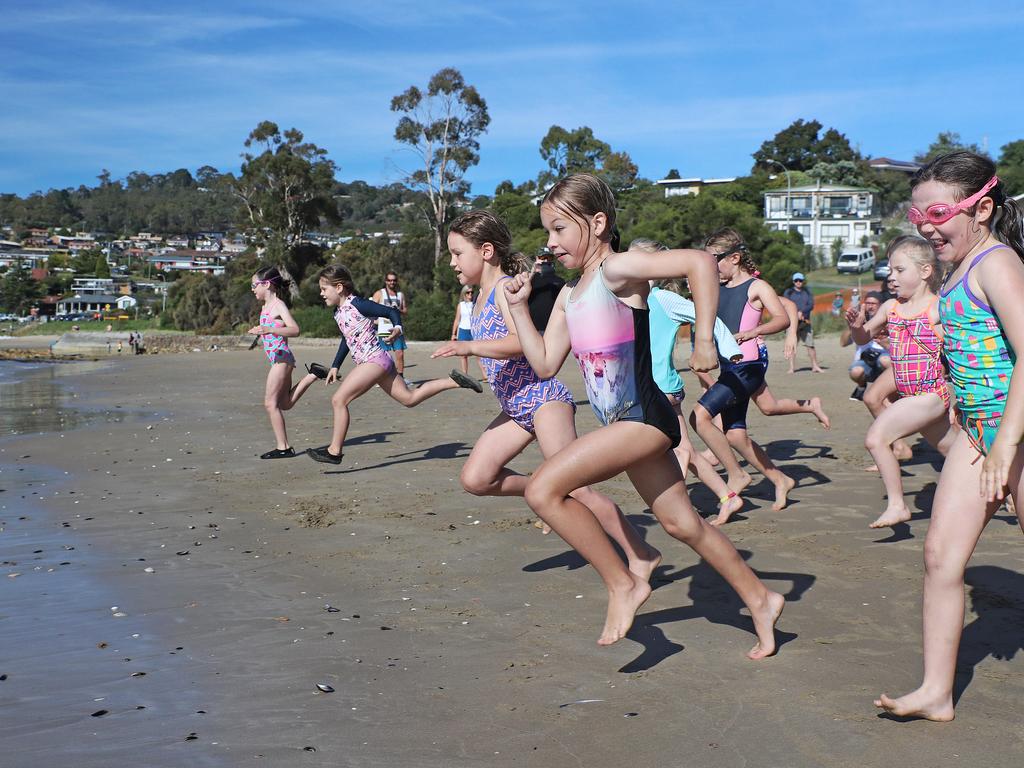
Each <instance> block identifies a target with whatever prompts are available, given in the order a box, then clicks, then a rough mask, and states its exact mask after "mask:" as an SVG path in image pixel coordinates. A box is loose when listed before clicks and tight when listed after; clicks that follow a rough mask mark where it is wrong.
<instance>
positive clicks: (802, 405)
mask: <svg viewBox="0 0 1024 768" xmlns="http://www.w3.org/2000/svg"><path fill="white" fill-rule="evenodd" d="M753 399H754V404H755V405H756V406H757V407H758V410H760V411H761V413H763V414H764V415H765V416H788V415H789V414H791V413H811V414H814V418H816V419H817V420H818V421H819V423H820V424H821V426H823V427H824V428H825V429H831V428H832V421H831V419H829V417H828V414H827V413H825V409H824V408H822V406H821V398H820V397H812V398H811V399H809V400H793V399H792V398H783V399H782V400H776V399H775V395H773V394H772V391H771V390H770V389H768V385H767V384H764V385H763V386H762V387H761V389H759V390H758V391H757V394H756V395H754V398H753Z"/></svg>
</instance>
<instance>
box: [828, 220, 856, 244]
mask: <svg viewBox="0 0 1024 768" xmlns="http://www.w3.org/2000/svg"><path fill="white" fill-rule="evenodd" d="M837 237H839V238H842V239H843V240H847V239H849V237H850V227H849V226H848V225H846V224H822V225H821V239H822V240H824V241H825V242H826V243H831V242H832V241H833V240H835V239H836V238H837Z"/></svg>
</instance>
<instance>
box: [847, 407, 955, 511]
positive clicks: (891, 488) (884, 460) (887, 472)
mask: <svg viewBox="0 0 1024 768" xmlns="http://www.w3.org/2000/svg"><path fill="white" fill-rule="evenodd" d="M939 419H942V420H944V421H945V423H946V424H947V426H948V424H949V417H948V416H947V413H946V407H945V405H944V404H943V402H942V399H941V398H940V397H939V396H938V395H934V394H927V395H916V396H914V397H904V398H901V399H899V400H897V401H896V402H895V403H893V404H892V405H890V406H889V407H888V408H886V409H885V410H884V411H882V413H881V414H879V416H878V418H877V419H875V421H874V423H873V424H872V425H871V427H870V428H869V429H868V434H867V437H866V438H865V439H864V446H865V447H866V448H867V449H868V451H870V453H871V457H872V458H873V459H874V460H875V466H877V467H878V472H879V474H880V475H881V476H882V482H883V483H884V484H885V493H886V496H887V497H888V499H889V503H888V505H887V506H886V508H885V510H884V511H883V512H882V514H881V515H880V516H879V517H878V519H877V520H875V521H874V522H873V523H871V527H872V528H885V527H886V526H890V525H896V524H897V523H905V522H906V521H907V520H909V519H910V508H909V507H908V506H907V503H906V501H905V500H904V498H903V478H902V472H901V470H900V463H899V461H897V460H896V455H895V454H894V453H893V450H892V447H891V446H892V443H893V442H894V441H895V440H896V439H897V438H900V437H906V436H907V435H912V434H914V433H915V432H917V431H919V430H921V429H924V428H925V427H927V426H928V425H929V424H932V423H934V422H935V421H937V420H939Z"/></svg>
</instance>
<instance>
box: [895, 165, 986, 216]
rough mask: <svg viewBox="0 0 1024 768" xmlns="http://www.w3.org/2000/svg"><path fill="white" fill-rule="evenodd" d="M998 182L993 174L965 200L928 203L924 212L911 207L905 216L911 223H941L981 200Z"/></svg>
mask: <svg viewBox="0 0 1024 768" xmlns="http://www.w3.org/2000/svg"><path fill="white" fill-rule="evenodd" d="M998 183H999V177H998V176H993V177H992V178H991V179H989V180H988V182H987V183H986V184H985V186H984V187H982V188H981V189H979V190H978V191H977V192H975V193H974V194H973V195H971V196H970V197H968V198H967V199H966V200H961V201H960V202H959V203H953V204H950V203H935V204H934V205H929V206H928V207H927V208H926V209H925V211H924V213H921V211H919V210H918V209H917V208H911V209H910V210H909V211H907V218H908V219H909V220H910V223H911V224H924V223H925V222H926V221H927V222H929V223H930V224H943V223H945V222H947V221H949V220H950V219H952V218H953V217H954V216H956V215H957V214H958V213H960V212H961V211H966V210H967V209H968V208H970V207H971V206H972V205H974V204H975V203H976V202H978V201H979V200H981V198H983V197H984V196H985V193H986V192H988V191H989V190H990V189H992V187H994V186H995V185H996V184H998Z"/></svg>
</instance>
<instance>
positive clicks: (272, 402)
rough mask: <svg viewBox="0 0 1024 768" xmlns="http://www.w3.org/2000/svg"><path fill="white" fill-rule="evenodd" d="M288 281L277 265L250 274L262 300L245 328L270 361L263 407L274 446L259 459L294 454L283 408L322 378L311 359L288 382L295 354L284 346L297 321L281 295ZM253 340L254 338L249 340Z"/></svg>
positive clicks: (296, 332) (255, 292)
mask: <svg viewBox="0 0 1024 768" xmlns="http://www.w3.org/2000/svg"><path fill="white" fill-rule="evenodd" d="M287 290H288V282H287V281H286V280H285V279H284V278H283V277H281V273H280V272H279V271H278V269H277V267H264V268H263V269H261V270H259V271H258V272H256V274H255V275H253V276H252V293H253V295H254V296H255V297H256V298H257V300H259V301H262V302H263V307H262V308H261V309H260V324H259V325H254V326H253V327H252V328H250V329H249V333H250V334H252V335H253V336H256V337H257V339H259V340H261V341H262V342H263V352H264V353H265V354H266V356H267V360H269V361H270V372H269V373H268V374H267V387H266V390H265V392H264V395H263V407H264V408H266V409H267V416H269V417H270V427H271V429H273V430H274V439H275V440H276V441H277V447H276V448H275V449H274V450H272V451H267V452H266V453H264V454H261V455H260V458H261V459H287V458H290V457H292V456H294V455H295V450H294V449H293V448H292V446H291V444H290V443H289V442H288V431H287V429H285V425H284V411H288V410H291V408H292V407H293V406H294V405H295V404H296V403H297V402H299V398H301V397H302V396H303V395H304V394H305V393H306V390H307V389H309V386H310V385H311V384H312V383H313V382H314V381H316V380H317V378H321V379H322V378H324V376H325V375H326V371H325V370H324V368H323V366H322V365H318V364H317V363H313V365H312V366H308V367H307V369H306V370H308V371H309V373H308V374H306V375H305V376H303V377H302V378H301V379H299V383H298V384H296V385H295V386H294V387H293V386H292V371H293V370H295V355H293V354H292V351H291V350H290V349H289V348H288V339H289V338H293V337H295V336H298V335H299V325H298V323H296V322H295V318H293V317H292V313H291V312H290V311H289V310H288V305H287V304H285V302H284V299H283V298H281V297H282V296H284V295H286V293H287ZM253 343H254V344H255V343H256V340H255V339H254V340H253Z"/></svg>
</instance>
